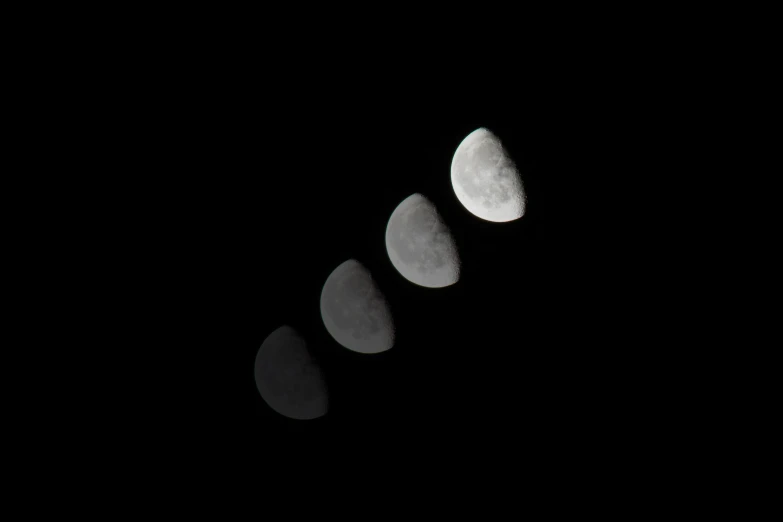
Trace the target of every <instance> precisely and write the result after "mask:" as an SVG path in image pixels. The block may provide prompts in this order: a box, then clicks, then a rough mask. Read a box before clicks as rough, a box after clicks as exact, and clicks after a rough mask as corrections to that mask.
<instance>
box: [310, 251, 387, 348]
mask: <svg viewBox="0 0 783 522" xmlns="http://www.w3.org/2000/svg"><path fill="white" fill-rule="evenodd" d="M321 318H322V319H323V322H324V326H326V330H327V331H328V332H329V334H331V336H332V337H334V340H335V341H337V342H338V343H340V344H341V345H343V346H344V347H346V348H348V349H349V350H353V351H355V352H359V353H379V352H384V351H386V350H388V349H389V348H391V347H392V346H393V345H394V321H393V319H392V315H391V312H390V311H389V305H388V303H387V301H386V298H385V297H384V296H383V294H382V293H381V291H380V290H379V289H378V286H377V285H376V283H375V281H374V280H373V278H372V276H371V275H370V271H369V270H367V268H365V267H364V265H362V264H361V263H359V262H358V261H356V260H355V259H349V260H348V261H346V262H345V263H343V264H341V265H340V266H338V267H337V268H335V269H334V271H333V272H332V273H331V274H329V277H328V278H327V279H326V283H324V288H323V290H322V291H321Z"/></svg>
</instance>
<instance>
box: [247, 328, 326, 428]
mask: <svg viewBox="0 0 783 522" xmlns="http://www.w3.org/2000/svg"><path fill="white" fill-rule="evenodd" d="M255 379H256V387H257V388H258V391H259V393H260V394H261V398H263V399H264V401H265V402H266V403H267V404H268V405H269V406H270V407H271V408H272V409H273V410H275V411H276V412H277V413H279V414H281V415H283V416H285V417H288V418H290V419H297V420H310V419H315V418H318V417H321V416H322V415H324V414H325V413H326V412H327V410H328V407H329V394H328V390H327V387H326V381H325V380H324V376H323V372H322V370H321V367H320V366H319V365H318V364H317V363H316V362H315V360H314V359H313V357H312V355H311V354H310V351H309V350H308V348H307V343H306V342H305V340H304V339H303V338H302V336H301V335H299V333H298V332H297V331H296V330H294V329H293V328H291V327H290V326H287V325H284V326H281V327H280V328H278V329H277V330H275V331H274V332H272V333H271V334H269V336H268V337H267V338H266V339H265V340H264V342H263V343H261V348H259V350H258V354H257V355H256V362H255Z"/></svg>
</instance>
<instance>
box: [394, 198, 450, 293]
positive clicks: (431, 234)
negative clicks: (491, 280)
mask: <svg viewBox="0 0 783 522" xmlns="http://www.w3.org/2000/svg"><path fill="white" fill-rule="evenodd" d="M386 251H387V252H388V254H389V259H391V262H392V265H394V268H396V269H397V271H399V272H400V274H402V276H403V277H405V279H407V280H408V281H410V282H412V283H416V284H417V285H421V286H426V287H429V288H441V287H444V286H449V285H452V284H454V283H456V282H457V281H458V280H459V276H460V260H459V253H458V252H457V246H456V244H455V243H454V238H453V237H452V235H451V232H450V231H449V228H448V227H447V226H446V224H445V223H444V222H443V219H442V218H441V217H440V215H439V214H438V211H437V209H436V208H435V205H433V204H432V202H430V200H428V199H427V198H426V197H424V196H423V195H421V194H413V195H412V196H409V197H408V198H406V199H405V200H404V201H403V202H402V203H400V204H399V205H398V206H397V208H396V209H394V212H392V215H391V218H389V224H388V225H387V226H386Z"/></svg>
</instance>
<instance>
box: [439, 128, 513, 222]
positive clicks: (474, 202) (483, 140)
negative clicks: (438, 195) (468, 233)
mask: <svg viewBox="0 0 783 522" xmlns="http://www.w3.org/2000/svg"><path fill="white" fill-rule="evenodd" d="M451 185H452V187H454V192H455V193H456V194H457V199H459V201H460V203H462V204H463V205H464V206H465V208H466V209H468V211H469V212H470V213H471V214H473V215H474V216H478V217H480V218H481V219H485V220H487V221H495V222H504V221H513V220H515V219H518V218H520V217H522V215H523V214H524V213H525V206H526V203H527V198H526V195H525V188H524V186H523V185H522V178H521V177H520V175H519V171H518V170H517V167H516V164H515V163H514V161H513V160H512V159H511V158H510V157H509V155H508V153H507V152H506V149H505V148H504V147H503V144H502V143H501V142H500V140H499V139H498V138H497V136H495V135H494V134H493V133H492V132H490V131H489V130H488V129H485V128H483V127H482V128H480V129H476V130H475V131H473V132H471V133H470V134H468V136H467V137H466V138H465V139H464V140H462V143H460V144H459V147H457V151H456V152H455V153H454V158H453V159H452V161H451Z"/></svg>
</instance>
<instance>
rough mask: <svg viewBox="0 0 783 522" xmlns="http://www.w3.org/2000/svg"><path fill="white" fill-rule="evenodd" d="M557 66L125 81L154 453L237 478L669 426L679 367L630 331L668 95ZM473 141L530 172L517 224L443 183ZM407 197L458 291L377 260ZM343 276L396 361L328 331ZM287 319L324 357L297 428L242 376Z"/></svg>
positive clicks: (611, 68)
mask: <svg viewBox="0 0 783 522" xmlns="http://www.w3.org/2000/svg"><path fill="white" fill-rule="evenodd" d="M549 52H550V54H549V55H547V57H556V58H557V59H549V60H547V59H539V60H538V61H536V63H535V64H533V63H531V61H530V60H529V59H528V60H518V61H516V62H514V61H507V62H501V63H500V64H498V65H495V64H494V63H492V64H491V65H490V64H483V65H482V66H480V67H479V66H476V67H473V68H465V70H462V69H460V68H458V67H454V66H453V65H451V64H450V65H449V66H442V67H440V64H439V62H438V61H437V60H427V59H424V60H420V61H419V62H416V66H411V67H408V66H407V65H408V64H402V65H401V64H400V63H390V62H389V61H385V60H382V59H377V60H370V61H367V62H360V63H359V64H358V65H357V64H356V63H355V62H351V63H350V64H344V62H343V61H339V60H334V59H333V58H330V57H329V56H325V57H322V56H316V57H314V58H313V57H312V56H311V57H309V58H308V59H307V60H302V61H295V60H282V61H281V62H280V63H272V60H271V58H270V59H269V60H258V61H256V62H250V61H247V59H246V56H245V55H241V57H235V58H233V59H232V58H228V57H227V56H226V55H223V56H222V59H221V60H211V61H210V62H209V66H205V65H204V64H203V63H201V62H199V63H198V64H192V63H191V64H188V65H186V66H183V65H181V63H180V62H179V61H176V60H171V61H167V60H162V63H163V65H160V72H159V74H158V75H146V76H142V77H140V78H141V79H138V78H137V79H135V80H134V83H132V84H131V87H130V90H131V92H133V93H135V94H134V95H132V96H130V97H128V98H127V99H126V100H125V102H126V107H125V109H124V110H127V112H128V118H129V119H130V120H132V121H133V122H134V127H132V128H133V129H140V128H141V127H142V126H141V125H139V122H141V123H143V124H144V125H143V128H144V131H141V130H137V131H136V132H135V133H134V134H133V138H132V139H131V140H130V141H129V142H125V143H123V148H124V149H126V150H130V151H132V154H131V156H132V159H131V160H129V165H132V167H131V168H130V169H129V171H134V169H135V171H134V175H133V176H131V175H129V176H128V177H127V180H128V186H129V193H138V194H140V196H139V201H138V203H137V204H136V205H135V206H134V211H133V218H132V219H131V221H133V219H138V221H139V222H140V223H143V224H144V225H145V227H144V230H146V231H147V232H146V233H140V232H134V233H137V234H141V236H142V237H138V238H137V239H138V241H139V243H140V244H143V245H144V248H143V250H140V251H139V252H135V253H129V255H130V257H131V258H132V259H133V260H134V262H135V263H136V266H137V267H138V271H137V273H135V275H133V277H131V279H132V280H133V281H135V280H136V279H138V280H139V283H140V285H141V286H142V287H144V288H150V290H149V292H148V295H147V297H148V299H147V300H148V305H146V307H145V308H144V310H143V313H141V314H140V315H139V316H134V321H137V323H138V324H140V325H143V328H144V330H145V331H149V330H150V328H149V327H151V330H152V331H157V332H158V333H155V334H149V335H151V336H152V337H154V342H150V343H146V344H144V345H143V346H144V347H142V348H139V349H138V350H137V351H136V352H134V353H135V354H136V356H135V361H134V367H141V368H143V371H142V372H141V374H142V375H143V378H142V383H140V384H139V386H141V389H140V390H139V395H138V397H135V398H134V406H133V407H134V408H136V411H135V414H138V415H139V416H140V418H142V419H144V422H143V423H142V424H140V425H137V426H136V428H133V429H135V430H140V431H139V433H140V440H144V441H147V442H149V444H152V445H153V446H154V447H155V448H157V449H162V450H163V451H165V452H171V453H172V454H177V455H181V456H183V457H184V458H185V460H188V459H189V458H190V457H191V456H192V455H198V459H197V462H199V464H198V465H202V464H203V463H204V462H205V461H207V460H208V461H214V462H220V463H223V464H225V463H226V462H229V463H234V464H236V465H237V466H239V467H240V468H242V467H243V466H245V465H246V466H251V465H252V463H254V462H257V459H263V460H264V462H268V463H271V462H274V461H277V460H280V461H281V462H283V461H286V460H287V459H290V458H292V455H305V456H306V457H310V456H318V455H322V456H323V455H326V456H335V455H339V456H340V458H347V457H348V456H352V457H356V456H358V458H359V459H360V460H362V459H375V458H378V457H379V455H384V456H385V455H389V454H390V453H394V452H395V451H397V450H405V451H413V452H414V453H415V454H426V455H430V456H432V455H439V456H441V457H443V458H448V455H450V454H451V453H452V452H453V451H455V448H460V449H459V452H460V455H461V456H462V457H461V458H476V459H488V458H489V459H491V458H495V457H500V456H502V457H503V458H522V459H528V461H530V459H533V460H538V461H539V462H546V461H550V460H552V459H555V460H562V459H568V458H570V456H573V455H575V454H580V455H582V456H593V457H595V456H596V455H599V454H603V452H604V451H612V452H617V451H618V448H624V447H626V446H633V445H634V444H638V443H639V441H640V440H641V439H640V437H646V436H648V435H649V434H650V433H652V432H655V431H656V430H661V429H663V428H661V425H660V423H658V422H657V421H656V420H655V419H657V418H659V417H658V416H659V415H660V412H661V411H662V410H663V409H665V408H667V404H668V403H667V401H666V400H665V398H666V396H667V394H668V393H669V392H668V391H667V389H668V387H669V386H670V384H668V383H669V382H670V381H671V380H672V379H674V378H675V373H676V371H675V370H671V367H670V366H669V367H668V368H669V370H667V371H668V373H666V375H664V376H663V377H660V376H656V375H658V374H657V373H656V372H658V373H660V369H661V368H662V367H663V366H664V365H665V363H662V362H660V361H662V360H664V359H665V356H666V352H665V350H662V349H661V347H660V346H658V347H657V348H655V346H654V343H655V341H654V340H653V338H654V333H653V332H652V331H651V330H650V329H649V328H648V327H646V326H645V327H642V326H640V324H639V322H640V318H641V317H644V318H645V320H647V319H649V318H650V315H649V314H648V312H647V311H646V310H647V307H648V306H649V303H643V304H640V301H643V299H640V298H639V296H640V294H642V293H643V292H644V290H643V288H644V287H645V286H649V285H650V284H651V281H652V280H654V278H655V274H654V271H650V270H647V269H642V268H640V262H641V260H645V262H647V261H648V260H649V259H650V258H651V256H653V254H652V253H651V252H645V251H644V249H642V248H640V247H639V243H638V238H639V236H640V234H641V232H640V228H639V225H638V223H637V222H636V220H635V219H634V217H632V216H633V215H634V213H633V208H634V207H635V206H636V205H637V203H638V202H639V201H640V193H641V192H642V191H643V190H644V188H643V187H644V184H645V180H647V179H650V176H652V174H653V171H654V170H655V168H656V167H654V166H653V164H654V161H653V159H652V158H651V156H650V150H651V148H652V149H654V148H655V147H656V146H661V147H666V146H667V144H666V143H665V140H666V138H665V137H663V138H661V136H659V135H656V134H655V132H656V129H657V127H656V126H654V125H653V124H652V121H654V120H657V119H658V118H659V117H660V116H659V115H657V114H656V113H657V111H658V110H659V109H660V103H661V102H659V101H656V99H655V98H654V97H650V96H649V91H648V87H649V85H650V82H649V81H648V80H647V79H646V78H644V77H642V76H641V75H640V73H638V72H633V70H632V69H630V68H628V67H625V66H624V64H625V63H626V61H625V60H624V59H623V58H622V57H621V58H617V57H615V59H613V60H611V61H609V62H608V63H604V62H603V61H601V60H599V59H598V58H597V57H596V56H594V55H592V54H586V55H584V56H581V55H579V52H578V49H576V48H570V49H569V52H568V53H564V54H558V53H557V52H556V51H555V50H554V48H550V49H549ZM316 54H317V53H316ZM479 63H481V62H479ZM642 85H643V86H644V88H642V87H641V86H642ZM126 87H127V86H126ZM482 126H483V127H487V128H489V129H490V130H492V131H493V132H494V133H495V134H496V135H497V136H499V137H500V139H501V140H502V141H503V143H504V145H505V146H506V148H507V149H508V151H509V153H510V154H511V155H512V157H513V158H514V159H515V160H516V162H517V164H518V166H519V168H520V171H521V174H522V177H523V181H524V183H525V187H526V190H527V195H528V207H527V212H526V214H525V216H524V217H523V218H521V219H519V220H516V221H513V222H509V223H491V222H487V221H483V220H481V219H479V218H477V217H475V216H473V215H472V214H470V213H469V212H468V211H467V210H466V209H465V208H464V207H463V206H462V205H461V204H460V203H459V201H458V200H457V198H456V196H455V194H454V192H453V189H452V187H451V184H450V163H451V159H452V156H453V154H454V151H455V150H456V147H457V146H458V145H459V143H460V142H461V140H462V139H463V138H464V137H465V136H466V135H467V134H469V133H470V132H472V131H473V130H475V129H476V128H478V127H482ZM651 140H652V141H651ZM651 143H652V144H653V147H649V145H650V144H651ZM640 144H644V146H641V145H640ZM132 184H135V185H136V186H135V187H134V188H133V189H130V185H132ZM415 192H420V193H422V194H424V195H425V196H427V197H428V198H429V199H430V200H431V201H433V203H434V204H435V205H436V206H437V208H438V210H439V212H440V213H441V215H442V216H443V218H444V219H445V221H446V223H447V224H448V225H449V226H450V228H451V230H452V232H453V234H454V235H455V239H456V242H457V245H458V248H459V251H460V255H461V260H462V275H461V279H460V280H459V282H457V283H456V284H454V285H452V286H450V287H447V288H443V289H429V288H424V287H420V286H417V285H415V284H413V283H410V282H408V281H407V280H406V279H404V278H403V277H402V276H401V275H400V274H399V273H398V272H397V271H396V270H395V269H394V267H393V266H392V265H391V262H390V261H389V258H388V256H387V254H386V250H385V243H384V234H385V228H386V224H387V222H388V219H389V216H390V215H391V212H392V211H393V210H394V208H395V207H396V206H397V205H398V204H399V203H400V202H401V201H402V200H403V199H405V198H406V197H408V196H409V195H411V194H413V193H415ZM131 224H133V223H131ZM132 228H133V227H132ZM349 258H355V259H357V260H359V261H360V262H362V263H363V264H364V265H365V266H367V267H368V268H369V269H370V270H371V272H372V274H373V276H374V278H375V279H376V281H377V282H378V284H379V286H380V288H381V289H382V291H383V292H384V294H385V295H386V297H387V298H388V300H389V302H390V306H391V308H392V313H393V316H394V320H395V323H396V326H397V339H396V343H395V346H394V347H393V348H392V349H391V350H389V351H388V352H385V353H382V354H376V355H372V356H368V355H362V354H357V353H354V352H351V351H350V350H347V349H345V348H343V347H342V346H340V345H339V344H338V343H337V342H336V341H334V340H333V339H332V338H331V337H330V336H329V334H328V333H327V331H326V330H325V328H324V326H323V324H322V321H321V317H320V311H319V299H320V293H321V289H322V286H323V283H324V282H325V280H326V278H327V277H328V275H329V274H330V273H331V271H332V270H333V269H334V268H335V267H337V266H338V265H339V264H341V263H342V262H344V261H345V260H347V259H349ZM281 325H290V326H292V327H294V328H296V329H297V330H299V331H300V332H301V333H302V334H303V336H304V337H305V338H306V340H307V341H308V343H309V346H310V347H311V349H312V351H313V353H314V354H315V356H316V357H317V359H318V360H319V361H320V363H321V364H322V367H323V369H324V372H325V374H326V378H327V380H328V384H329V387H330V393H331V395H330V398H331V403H330V410H329V412H328V414H327V415H326V416H324V417H323V418H320V419H317V420H312V421H295V420H290V419H287V418H285V417H283V416H281V415H279V414H277V413H276V412H274V411H273V410H272V409H271V408H269V407H268V406H267V405H266V404H265V403H264V401H263V399H262V398H261V397H260V395H259V393H258V391H257V389H256V386H255V382H254V379H253V363H254V358H255V356H256V353H257V351H258V348H259V347H260V345H261V343H262V342H263V340H264V339H265V338H266V336H267V335H269V334H270V333H271V332H272V331H274V330H275V329H277V328H278V327H280V326H281ZM164 332H165V333H164ZM138 399H143V401H142V402H138ZM128 429H131V428H128ZM531 448H535V450H534V451H531ZM585 448H589V451H580V449H585ZM619 451H621V452H622V451H623V450H622V449H620V450H619ZM243 463H244V464H243Z"/></svg>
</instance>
